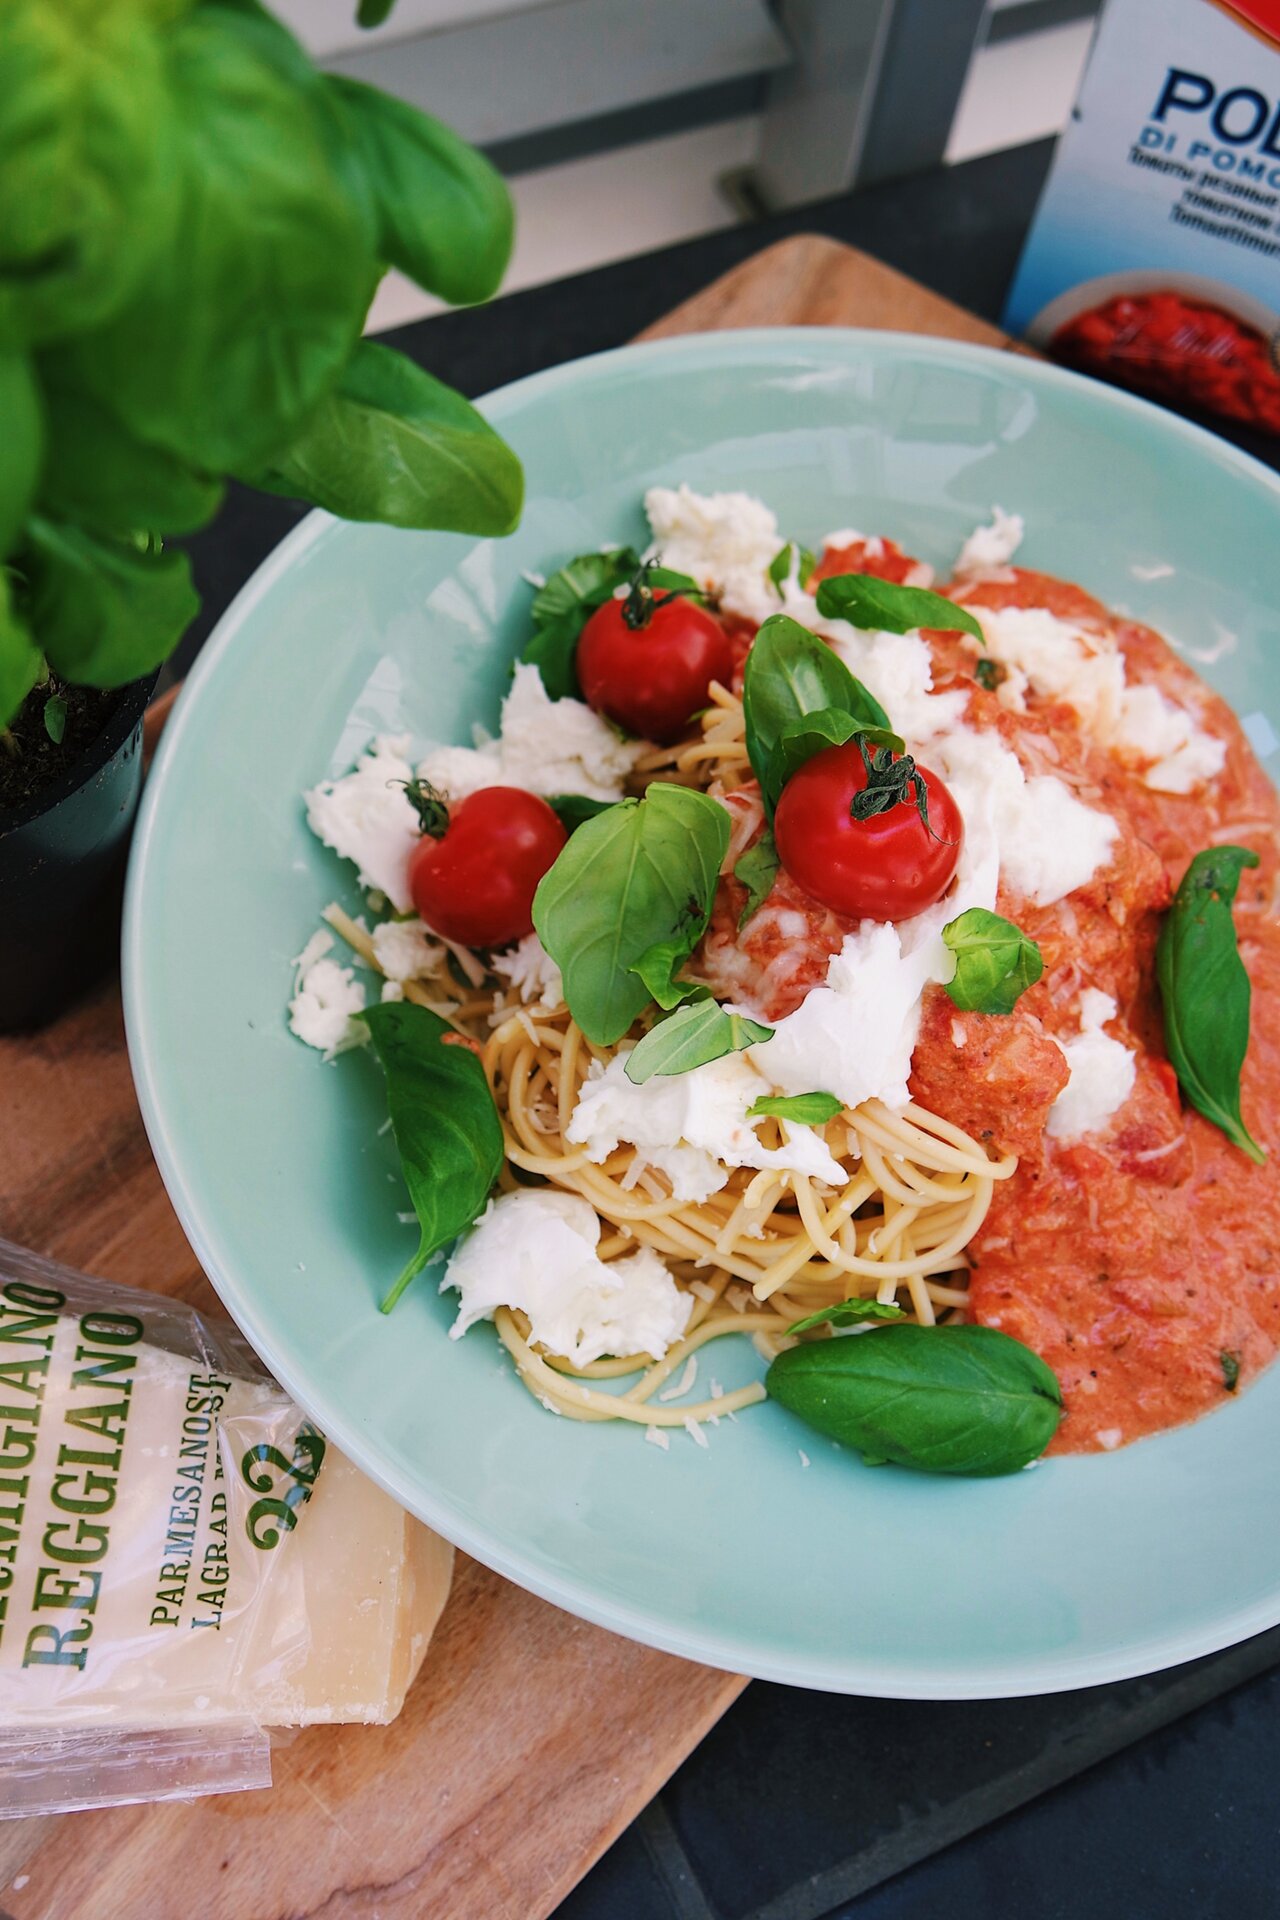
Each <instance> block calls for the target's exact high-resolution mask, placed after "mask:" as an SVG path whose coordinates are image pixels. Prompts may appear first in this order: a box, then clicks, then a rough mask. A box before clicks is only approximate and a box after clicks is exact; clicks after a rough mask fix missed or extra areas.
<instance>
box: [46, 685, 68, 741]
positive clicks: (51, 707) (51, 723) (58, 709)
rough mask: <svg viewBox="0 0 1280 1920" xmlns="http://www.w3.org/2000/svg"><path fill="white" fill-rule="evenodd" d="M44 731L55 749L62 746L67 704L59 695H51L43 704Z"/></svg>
mask: <svg viewBox="0 0 1280 1920" xmlns="http://www.w3.org/2000/svg"><path fill="white" fill-rule="evenodd" d="M44 730H45V732H46V733H47V734H48V736H49V738H50V739H51V740H52V742H53V744H54V746H55V747H60V746H61V745H62V740H63V735H64V734H65V733H66V731H67V702H66V697H65V696H64V695H63V694H61V693H51V694H50V695H49V698H48V699H47V700H46V701H45V703H44Z"/></svg>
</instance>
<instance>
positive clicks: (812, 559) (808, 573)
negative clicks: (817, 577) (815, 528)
mask: <svg viewBox="0 0 1280 1920" xmlns="http://www.w3.org/2000/svg"><path fill="white" fill-rule="evenodd" d="M817 564H818V559H817V555H816V554H813V553H810V551H809V549H808V547H802V546H799V545H798V544H797V543H796V541H794V540H788V542H787V544H786V546H785V547H780V548H779V550H778V552H777V553H775V554H774V556H773V559H772V560H771V561H770V562H769V578H770V580H771V581H772V583H773V585H774V586H775V587H776V588H777V589H778V592H779V594H781V592H782V587H783V582H784V581H786V580H788V579H790V577H791V575H792V574H793V573H794V574H795V576H796V579H797V581H798V582H799V584H800V585H801V586H802V587H807V586H808V584H809V582H810V580H811V579H812V578H813V570H814V568H815V567H816V566H817Z"/></svg>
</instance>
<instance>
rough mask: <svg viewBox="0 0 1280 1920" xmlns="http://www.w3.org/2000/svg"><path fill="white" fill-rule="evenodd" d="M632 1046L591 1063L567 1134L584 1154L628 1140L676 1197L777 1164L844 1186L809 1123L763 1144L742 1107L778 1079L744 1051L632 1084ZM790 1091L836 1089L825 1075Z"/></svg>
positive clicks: (699, 1195)
mask: <svg viewBox="0 0 1280 1920" xmlns="http://www.w3.org/2000/svg"><path fill="white" fill-rule="evenodd" d="M810 998H812V995H810ZM806 1004H807V1002H806ZM791 1018H792V1019H795V1018H796V1015H795V1014H792V1015H791ZM783 1024H785V1023H783ZM766 1044H767V1043H766ZM629 1051H630V1049H626V1050H625V1051H622V1052H619V1053H618V1054H616V1055H615V1056H614V1058H613V1059H612V1060H610V1062H609V1064H608V1065H607V1066H605V1067H602V1066H601V1065H600V1064H599V1062H598V1061H597V1062H593V1064H592V1067H591V1071H590V1073H589V1074H588V1076H587V1079H586V1080H585V1081H584V1083H583V1086H582V1089H581V1092H580V1093H579V1095H578V1102H577V1105H576V1106H575V1108H574V1111H573V1115H572V1117H571V1119H570V1121H569V1128H568V1135H567V1137H568V1139H569V1140H570V1141H571V1142H572V1144H573V1145H574V1146H585V1148H586V1150H587V1157H588V1159H590V1160H594V1161H596V1162H600V1161H603V1160H607V1159H608V1157H609V1155H610V1154H611V1153H613V1152H615V1151H616V1149H617V1148H618V1147H619V1146H620V1145H621V1144H622V1143H623V1142H624V1141H625V1142H626V1144H627V1145H629V1146H633V1147H638V1148H639V1150H640V1151H641V1153H642V1154H643V1155H644V1157H645V1159H646V1160H647V1161H648V1162H649V1164H650V1165H651V1166H654V1167H658V1168H659V1169H661V1171H662V1172H664V1173H666V1174H667V1175H668V1176H669V1178H670V1179H671V1181H672V1185H673V1188H677V1189H678V1191H677V1193H676V1197H677V1198H678V1199H680V1200H698V1201H701V1200H705V1199H707V1198H708V1197H709V1195H711V1194H713V1193H717V1192H718V1191H719V1190H720V1188H721V1187H723V1186H724V1185H725V1183H726V1181H727V1180H728V1177H729V1175H728V1169H729V1168H730V1167H759V1168H764V1167H776V1168H778V1169H779V1170H781V1171H789V1172H794V1173H806V1174H809V1175H811V1176H812V1178H814V1179H816V1180H824V1181H826V1182H827V1184H828V1185H830V1186H833V1187H843V1186H844V1185H846V1183H847V1181H848V1175H847V1173H846V1172H845V1170H844V1168H843V1167H842V1166H841V1165H840V1162H839V1161H838V1160H837V1159H835V1157H834V1156H833V1155H832V1154H831V1153H830V1152H829V1151H828V1149H827V1147H826V1145H825V1144H824V1142H823V1140H822V1139H821V1137H820V1135H818V1134H817V1133H815V1132H814V1130H813V1129H812V1127H804V1126H792V1125H791V1124H790V1123H789V1122H787V1121H783V1122H782V1129H781V1130H782V1136H783V1144H782V1146H780V1147H766V1146H765V1145H764V1144H763V1142H762V1141H761V1139H760V1137H759V1134H758V1133H757V1132H756V1128H757V1126H758V1125H759V1121H758V1120H756V1121H751V1120H749V1119H748V1118H747V1110H748V1108H749V1107H750V1106H751V1105H752V1104H753V1103H754V1102H755V1101H756V1100H758V1099H759V1098H760V1097H761V1095H762V1094H766V1095H767V1094H769V1093H771V1092H773V1091H774V1087H775V1085H776V1084H777V1083H776V1082H774V1081H773V1080H772V1076H770V1075H762V1074H761V1073H760V1072H758V1071H757V1070H756V1068H755V1067H754V1066H753V1065H752V1063H751V1059H750V1058H749V1057H748V1056H747V1055H744V1054H741V1053H731V1054H728V1055H726V1057H725V1058H724V1059H723V1060H709V1061H707V1062H706V1063H705V1064H704V1065H703V1066H700V1067H694V1068H692V1069H691V1070H690V1071H689V1072H688V1073H674V1074H658V1075H655V1076H654V1078H653V1079H652V1080H646V1081H645V1082H644V1084H643V1085H642V1086H635V1085H634V1084H633V1083H632V1082H631V1081H630V1080H628V1079H627V1076H626V1062H627V1053H628V1052H629ZM758 1051H759V1049H753V1050H752V1053H753V1055H754V1053H756V1052H758ZM793 1090H794V1091H800V1092H804V1093H812V1092H814V1091H817V1090H829V1091H835V1089H830V1088H828V1082H827V1081H826V1080H825V1079H822V1078H818V1079H816V1080H809V1081H806V1083H805V1085H804V1087H803V1088H800V1089H793ZM673 1151H674V1154H675V1155H676V1156H678V1157H676V1158H673V1157H672V1155H673ZM695 1156H696V1157H695Z"/></svg>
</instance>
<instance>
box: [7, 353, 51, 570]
mask: <svg viewBox="0 0 1280 1920" xmlns="http://www.w3.org/2000/svg"><path fill="white" fill-rule="evenodd" d="M0 422H3V428H2V429H0V430H2V431H3V434H4V449H3V453H2V454H0V559H3V557H4V555H5V554H6V553H8V551H9V549H10V547H11V546H12V545H13V542H14V540H15V538H16V537H17V533H18V529H19V528H20V527H21V525H22V523H23V521H24V520H25V519H26V517H27V508H28V507H29V506H30V505H31V500H32V496H33V495H34V493H35V490H36V479H37V476H38V474H39V472H40V463H41V456H42V454H43V451H44V441H45V436H44V424H43V422H42V420H41V416H40V396H39V394H38V393H37V391H36V383H35V378H34V375H33V374H32V371H31V362H30V361H29V360H28V358H27V356H26V355H25V354H24V353H6V352H4V351H3V350H2V349H0Z"/></svg>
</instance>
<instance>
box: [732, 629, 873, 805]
mask: <svg viewBox="0 0 1280 1920" xmlns="http://www.w3.org/2000/svg"><path fill="white" fill-rule="evenodd" d="M833 710H834V711H835V712H837V713H843V714H847V715H848V716H849V718H850V719H851V720H852V721H853V722H854V723H855V725H857V726H864V727H885V728H887V727H888V725H889V716H888V715H887V714H886V712H885V710H884V708H883V707H882V706H881V705H880V702H879V701H878V700H877V699H875V697H874V696H873V695H872V694H870V693H868V691H867V689H866V688H865V687H864V686H863V685H862V683H861V682H860V681H858V680H855V679H854V677H853V675H852V674H851V673H850V671H849V669H848V667H846V666H845V664H844V662H843V660H841V659H840V657H839V655H838V654H836V653H834V652H833V651H832V649H831V648H830V647H829V646H828V645H827V644H826V642H825V641H824V640H820V639H818V638H817V637H816V635H814V634H812V633H810V632H809V630H808V628H807V627H802V626H801V625H800V624H799V622H798V621H796V620H792V619H791V618H790V616H789V615H787V614H785V613H775V614H773V615H772V616H771V617H770V618H769V619H768V620H766V621H765V623H764V625H763V626H762V627H761V628H760V631H759V633H758V634H757V635H756V637H755V640H754V642H753V643H752V647H751V651H750V652H749V653H748V655H747V664H746V667H745V669H744V672H743V680H742V714H743V720H744V723H745V728H746V741H747V753H748V756H749V757H750V760H751V765H752V768H753V770H754V772H755V776H756V778H757V780H758V781H759V782H760V791H761V794H762V796H763V798H764V805H765V812H766V813H767V814H768V816H769V818H770V819H771V820H772V818H773V809H774V807H775V805H776V804H777V799H778V795H779V794H780V793H781V791H782V785H781V782H780V780H779V779H778V777H777V767H776V765H775V761H774V753H775V749H776V748H777V747H778V745H779V742H780V741H781V739H782V736H783V734H784V733H786V731H787V729H788V728H789V727H794V726H796V725H797V724H798V723H799V722H802V721H805V720H807V719H809V718H810V716H812V715H815V714H819V713H829V712H831V711H833ZM792 737H793V739H794V738H795V736H794V735H793V736H792ZM823 744H828V745H829V744H830V742H829V741H828V742H824V743H823ZM815 750H816V749H815ZM793 770H794V769H793Z"/></svg>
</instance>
